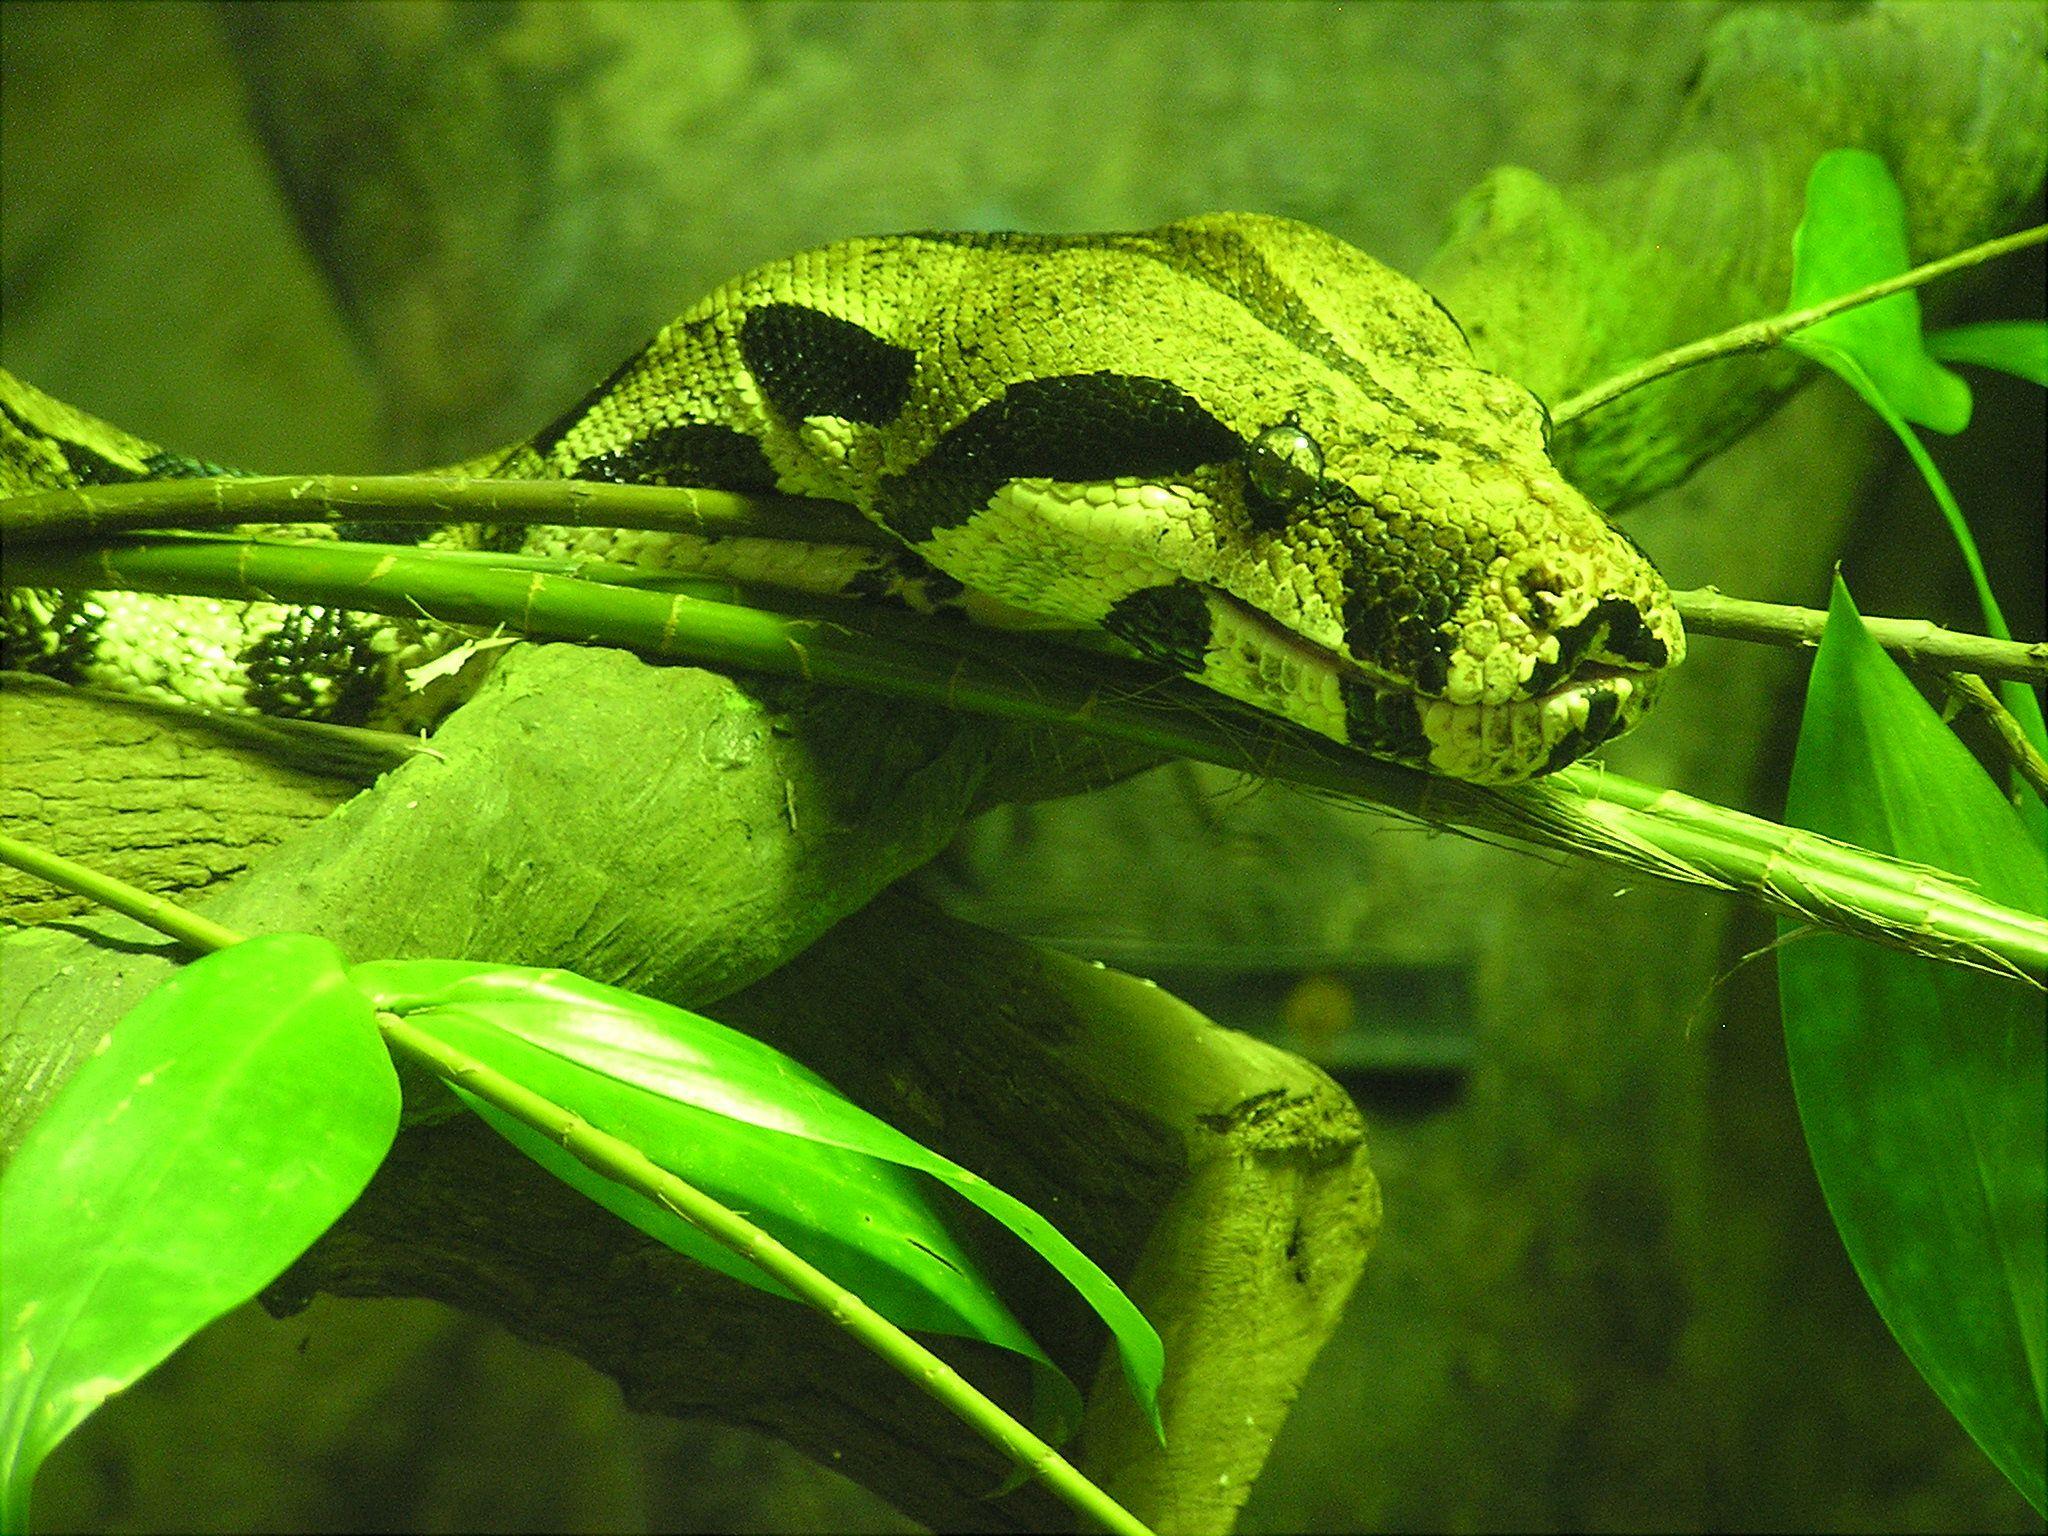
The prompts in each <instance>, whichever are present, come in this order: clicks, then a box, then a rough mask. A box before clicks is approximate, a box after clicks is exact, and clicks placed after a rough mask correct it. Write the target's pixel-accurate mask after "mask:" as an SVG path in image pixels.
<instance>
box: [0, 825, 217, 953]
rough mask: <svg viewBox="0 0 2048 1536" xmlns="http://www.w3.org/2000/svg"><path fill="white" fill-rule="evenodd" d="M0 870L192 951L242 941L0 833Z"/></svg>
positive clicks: (159, 899) (93, 871)
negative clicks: (5, 867) (108, 911)
mask: <svg viewBox="0 0 2048 1536" xmlns="http://www.w3.org/2000/svg"><path fill="white" fill-rule="evenodd" d="M0 864H11V865H12V866H13V867H14V868H16V869H18V870H20V871H22V873H24V874H29V875H34V876H35V877H36V878H37V879H38V880H47V881H48V882H49V883H50V884H52V885H55V886H61V887H63V888H64V889H65V890H67V891H73V892H76V893H77V894H78V895H80V896H85V897H89V898H91V899H92V900H94V901H96V902H98V903H99V904H100V905H101V906H103V907H111V908H112V909H113V910H114V911H116V912H119V913H121V914H123V915H124V916H127V917H132V918H134V919H135V920H136V921H137V922H138V923H142V924H144V925H145V926H147V927H150V928H154V929H156V931H157V932H158V933H162V934H167V935H169V936H170V937H171V938H174V939H176V940H178V942H179V943H181V944H189V945H191V946H192V947H193V948H194V949H200V950H207V951H212V950H216V949H225V948H227V946H228V945H230V944H239V943H240V942H241V941H242V935H240V934H239V933H236V932H235V931H234V930H233V929H232V928H223V927H222V926H221V925H220V924H219V923H216V922H213V921H212V920H210V919H208V918H204V917H201V916H200V915H199V914H198V913H196V912H188V911H186V910H185V909H184V908H183V907H181V906H179V905H178V904H177V903H176V902H174V901H166V900H165V899H164V898H163V897H161V896H152V895H150V894H149V892H147V891H145V890H140V889H138V888H137V887H135V886H132V885H130V884H129V883H128V882H127V881H125V880H117V879H115V878H114V877H113V876H112V875H103V874H101V873H100V872H99V871H98V870H96V869H91V868H88V867H87V866H86V865H83V864H80V863H78V862H76V861H75V860H72V859H67V858H65V857H63V856H62V855H61V854H55V853H51V852H49V851H48V850H46V849H42V848H38V847H36V846H35V845H34V844H33V843H24V842H23V841H21V839H20V838H17V837H9V836H8V835H7V834H6V833H4V832H0Z"/></svg>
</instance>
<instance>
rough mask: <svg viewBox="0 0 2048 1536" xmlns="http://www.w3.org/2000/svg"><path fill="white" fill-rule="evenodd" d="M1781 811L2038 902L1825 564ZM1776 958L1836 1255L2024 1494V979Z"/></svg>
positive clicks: (1983, 779) (1957, 747) (1949, 746)
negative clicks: (1820, 628) (1841, 1253)
mask: <svg viewBox="0 0 2048 1536" xmlns="http://www.w3.org/2000/svg"><path fill="white" fill-rule="evenodd" d="M1786 818H1787V820H1789V821H1791V822H1793V823H1794V824H1796V825H1799V826H1803V827H1808V828H1811V829H1813V830H1815V831H1818V832H1824V833H1826V834H1828V835H1829V836H1831V837H1838V838H1842V839H1844V840H1847V841H1850V842H1855V843H1859V844H1861V845H1862V846H1864V847H1867V848H1875V849H1878V850H1880V851H1883V852H1888V853H1894V854H1897V855H1899V856H1901V857H1904V858H1908V859H1915V860H1919V861H1921V862H1924V863H1927V864H1931V865H1935V866H1938V867H1940V868H1942V869H1946V870H1950V871H1953V872H1955V873H1956V874H1960V875H1962V876H1964V877H1966V878H1968V879H1970V880H1973V881H1975V882H1976V884H1977V885H1978V887H1979V888H1980V889H1981V890H1982V891H1983V892H1984V894H1985V895H1987V896H1989V897H1991V898H1993V899H1995V900H1998V901H2001V902H2004V903H2007V904H2009V905H2012V906H2017V907H2022V908H2024V909H2026V910H2028V911H2033V912H2042V911H2044V910H2048V873H2044V869H2043V864H2042V858H2041V853H2040V850H2039V848H2038V847H2037V846H2035V844H2034V843H2033V842H2032V841H2031V839H2030V838H2029V837H2028V836H2027V835H2026V833H2025V831H2024V829H2023V828H2022V826H2021V823H2020V820H2019V817H2018V815H2017V814H2016V813H2015V812H2014V810H2013V808H2012V806H2011V805H2010V804H2009V803H2008V802H2007V801H2006V800H2005V799H2004V797H2003V796H2001V795H2000V794H1999V792H1998V789H1997V786H1996V785H1994V784H1993V783H1992V782H1991V780H1990V778H1989V777H1988V776H1986V774H1985V773H1984V772H1983V770H1982V769H1981V768H1980V767H1979V766H1978V765H1977V762H1976V760H1975V759H1974V758H1972V757H1971V756H1970V754H1969V753H1968V752H1967V751H1966V750H1965V749H1964V748H1963V746H1962V745H1961V743H1959V742H1958V741H1957V740H1956V739H1955V737H1954V736H1953V735H1952V734H1951V733H1950V732H1949V731H1948V730H1947V728H1946V727H1944V726H1943V725H1942V723H1941V721H1940V720H1939V719H1938V718H1937V717H1936V716H1935V714H1934V712H1933V711H1932V710H1931V709H1930V708H1928V706H1927V705H1926V703H1925V702H1924V701H1923V700H1922V699H1921V697H1920V695H1919V693H1918V692H1917V691H1916V690H1915V689H1914V687H1913V685H1912V684H1911V683H1910V682H1908V681H1907V679H1906V678H1905V676H1904V674H1902V673H1901V672H1900V671H1899V670H1898V668H1897V667H1896V666H1894V665H1893V663H1892V662H1891V660H1890V658H1888V657H1887V656H1885V655H1884V653H1883V652H1882V651H1881V650H1880V649H1879V648H1878V646H1877V645H1876V643H1875V642H1874V641H1872V640H1871V639H1870V638H1869V636H1868V634H1867V633H1866V632H1865V631H1864V629H1863V626H1862V624H1861V622H1860V621H1859V620H1858V618H1857V616H1856V612H1855V609H1854V607H1853V605H1852V604H1851V603H1850V601H1849V597H1848V593H1847V591H1846V589H1844V588H1843V587H1842V586H1841V584H1840V582H1839V581H1837V583H1836V588H1835V598H1834V602H1833V603H1832V604H1831V606H1830V609H1829V615H1828V627H1827V631H1826V638H1825V640H1824V642H1823V644H1822V646H1821V650H1820V653H1819V655H1818V656H1817V657H1816V659H1815V663H1814V669H1813V681H1812V684H1811V686H1810V688H1809V691H1808V696H1807V705H1806V715H1805V719H1804V721H1803V723H1802V726H1801V731H1800V739H1799V749H1798V755H1797V758H1796V760H1795V762H1794V765H1793V772H1792V787H1791V794H1790V796H1789V801H1788V805H1787V810H1786ZM1778 967H1779V984H1780V988H1781V992H1782V996H1783V1003H1784V1017H1785V1039H1786V1048H1787V1052H1788V1054H1789V1056H1790V1060H1791V1065H1792V1081H1793V1088H1794V1092H1795V1094H1796V1096H1797V1098H1798V1103H1799V1115H1800V1121H1801V1124H1802V1125H1803V1126H1804V1128H1805V1131H1806V1139H1807V1145H1808V1147H1809V1149H1810V1150H1811V1152H1812V1155H1813V1162H1814V1168H1815V1171H1816V1172H1817V1173H1818V1175H1819V1177H1820V1183H1821V1189H1822V1191H1823V1193H1824V1194H1825V1195H1826V1197H1827V1202H1828V1209H1829V1211H1830V1212H1831V1213H1832V1214H1833V1216H1834V1219H1835V1224H1836V1226H1837V1228H1838V1229H1839V1230H1840V1232H1841V1235H1842V1241H1843V1244H1844V1246H1845V1247H1846V1248H1847V1249H1848V1252H1849V1256H1850V1258H1851V1260H1852V1261H1853V1262H1854V1263H1855V1266H1856V1271H1857V1273H1858V1274H1859V1275H1860V1276H1861V1277H1862V1280H1863V1284H1864V1286H1865V1288H1866V1289H1867V1290H1868V1291H1869V1292H1870V1296H1871V1299H1872V1300H1873V1301H1874V1302H1875V1303H1876V1304H1877V1308H1878V1311H1879V1312H1880V1313H1881V1314H1882V1315H1883V1317H1884V1319H1885V1322H1886V1324H1887V1325H1888V1326H1889V1327H1890V1328H1891V1330H1892V1333H1893V1335H1894V1336H1895V1337H1896V1338H1897V1339H1898V1341H1899V1343H1900V1344H1901V1345H1902V1346H1903V1347H1904V1349H1905V1351H1906V1353H1907V1354H1908V1355H1909V1356H1910V1357H1911V1358H1912V1360H1913V1363H1914V1364H1915V1365H1916V1366H1917V1367H1918V1368H1919V1370H1920V1372H1921V1374H1922V1375H1923V1376H1924V1377H1926V1379H1927V1381H1928V1383H1929V1385H1931V1386H1932V1387H1933V1388H1934V1390H1935V1391H1936V1393H1938V1394H1939V1395H1940V1397H1941V1399H1942V1401H1943V1402H1944V1403H1946V1404H1947V1405H1948V1407H1949V1409H1950V1411H1951V1412H1953V1413H1954V1414H1955V1415H1956V1417H1957V1418H1958V1419H1959V1420H1960V1421H1961V1422H1962V1424H1963V1426H1964V1427H1965V1428H1966V1429H1967V1430H1968V1431H1969V1432H1970V1434H1971V1435H1972V1436H1973V1437H1974V1438H1975V1439H1976V1441H1977V1443H1978V1444H1979V1445H1980V1446H1982V1447H1983V1448H1984V1450H1985V1452H1986V1453H1987V1454H1988V1455H1989V1456H1990V1457H1991V1458H1992V1460H1993V1461H1994V1462H1996V1463H1997V1464H1998V1466H1999V1467H2000V1468H2001V1469H2002V1470H2003V1471H2004V1472H2005V1474H2006V1475H2007V1476H2008V1477H2010V1478H2011V1479H2012V1480H2013V1482H2014V1484H2015V1485H2016V1486H2018V1487H2019V1488H2020V1490H2021V1492H2023V1493H2024V1494H2025V1495H2026V1496H2027V1498H2028V1499H2029V1500H2030V1501H2032V1503H2033V1504H2034V1507H2035V1508H2036V1509H2037V1510H2038V1509H2041V1508H2042V1507H2043V1505H2042V1501H2043V1435H2044V1427H2043V1419H2044V1395H2043V1335H2044V1331H2048V1318H2044V1312H2048V1279H2044V1276H2048V1102H2044V1083H2048V1062H2044V1058H2043V1039H2044V1022H2043V1014H2042V998H2041V994H2040V992H2039V991H2038V990H2036V989H2035V988H2033V987H2032V986H2031V985H2029V984H2027V983H2026V982H2024V981H2021V980H2017V979H2013V978H2007V977H2001V976H1996V975H1990V974H1985V973H1982V972H1975V971H1966V970H1962V969H1959V968H1957V967H1955V966H1949V965H1942V964H1939V963H1936V962H1933V961H1929V960H1924V959H1921V958H1918V957H1915V956H1911V955H1905V954H1900V953H1898V952H1895V951H1893V950H1889V949H1884V948H1880V947H1879V946H1877V945H1874V944H1867V943H1863V942H1860V941H1858V940H1855V939H1850V938H1845V937H1841V936H1839V935H1811V934H1808V935H1799V936H1796V937H1794V938H1793V939H1792V940H1791V941H1790V942H1788V943H1786V944H1784V945H1783V946H1781V948H1780V949H1779V951H1778Z"/></svg>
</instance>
